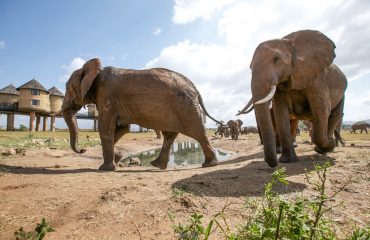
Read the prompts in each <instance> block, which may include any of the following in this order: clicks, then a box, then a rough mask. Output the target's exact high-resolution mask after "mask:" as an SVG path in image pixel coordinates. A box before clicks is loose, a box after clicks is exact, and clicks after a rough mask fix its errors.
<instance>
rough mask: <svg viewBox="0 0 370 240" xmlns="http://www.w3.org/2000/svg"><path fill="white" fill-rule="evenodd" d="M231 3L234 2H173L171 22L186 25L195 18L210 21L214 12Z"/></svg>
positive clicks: (179, 0) (188, 0)
mask: <svg viewBox="0 0 370 240" xmlns="http://www.w3.org/2000/svg"><path fill="white" fill-rule="evenodd" d="M233 2H235V0H201V1H199V0H175V6H174V15H173V18H172V21H173V22H174V23H175V24H186V23H191V22H193V21H195V20H196V19H197V18H203V19H205V20H210V19H211V17H212V16H213V15H214V14H215V13H216V12H218V11H220V10H221V9H222V8H223V7H225V6H227V5H229V4H231V3H233Z"/></svg>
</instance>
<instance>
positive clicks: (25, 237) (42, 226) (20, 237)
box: [14, 218, 55, 240]
mask: <svg viewBox="0 0 370 240" xmlns="http://www.w3.org/2000/svg"><path fill="white" fill-rule="evenodd" d="M49 224H50V223H48V222H46V220H45V218H43V219H42V220H41V223H38V224H37V226H36V228H35V230H33V231H31V232H25V231H24V230H23V227H21V228H20V229H19V230H17V231H15V232H14V235H15V239H16V240H42V239H44V237H45V235H46V233H48V232H54V231H55V230H54V229H53V228H52V227H50V225H49Z"/></svg>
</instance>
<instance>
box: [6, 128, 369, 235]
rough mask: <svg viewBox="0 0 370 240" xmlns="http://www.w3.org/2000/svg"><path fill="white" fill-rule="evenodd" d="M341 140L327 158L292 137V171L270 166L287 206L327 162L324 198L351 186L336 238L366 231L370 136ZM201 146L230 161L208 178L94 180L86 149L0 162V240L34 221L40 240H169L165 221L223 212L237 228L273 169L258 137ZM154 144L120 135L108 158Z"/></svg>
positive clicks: (341, 198)
mask: <svg viewBox="0 0 370 240" xmlns="http://www.w3.org/2000/svg"><path fill="white" fill-rule="evenodd" d="M357 135H358V136H359V135H360V134H357ZM343 137H344V139H350V140H347V145H346V147H338V148H336V149H335V151H334V152H333V153H330V154H328V155H327V156H322V155H318V154H316V153H315V152H314V151H313V146H312V145H310V144H308V143H306V142H305V141H306V140H307V134H302V136H300V137H298V147H297V149H296V151H297V154H298V156H299V159H300V161H299V162H297V163H290V164H279V167H285V168H286V173H287V181H288V182H289V185H288V186H287V187H282V188H279V189H277V191H278V192H279V193H281V194H283V195H284V196H286V197H287V198H289V197H294V196H297V195H307V196H308V195H310V193H312V189H311V187H310V186H308V184H307V183H306V181H305V171H306V170H307V171H312V170H313V163H324V162H326V161H329V162H331V163H332V164H333V166H332V167H330V170H329V174H328V176H329V178H330V182H329V184H328V188H329V191H334V190H335V189H336V188H338V187H340V186H341V185H342V184H344V183H345V182H346V181H347V179H349V178H350V177H351V178H352V182H351V183H350V184H349V185H348V186H347V187H346V188H345V189H344V191H342V192H341V193H339V194H338V195H337V197H336V200H335V202H334V204H339V206H338V207H337V208H336V209H337V210H336V212H335V213H334V214H333V215H332V219H333V220H334V221H335V222H337V223H338V226H340V230H338V231H342V232H345V233H346V232H348V231H351V230H352V228H353V226H354V225H358V226H365V225H367V226H369V225H370V134H369V136H368V137H364V135H363V136H362V139H361V140H356V139H354V137H353V136H350V134H349V133H345V134H344V136H343ZM364 138H365V140H364ZM183 139H187V138H186V137H184V136H179V138H177V141H181V140H183ZM210 139H211V143H212V145H213V146H214V147H217V148H221V149H224V150H227V151H231V152H233V153H234V154H233V155H232V156H231V158H230V160H228V161H225V162H222V163H221V164H220V165H219V166H216V167H212V168H201V167H200V165H194V166H189V167H177V168H170V169H167V170H164V171H161V170H157V169H155V168H153V167H144V166H130V167H127V166H125V167H119V168H118V170H117V171H115V172H99V171H97V169H98V167H99V165H100V164H101V163H102V157H101V156H102V152H101V148H100V147H90V148H88V149H87V152H86V153H85V154H82V155H78V154H75V153H73V152H72V150H69V149H68V150H51V149H49V148H47V147H41V148H37V149H36V148H35V149H27V151H26V154H25V155H13V156H9V157H2V158H1V159H0V239H14V231H15V230H18V229H19V228H20V227H21V226H23V227H24V229H25V230H32V229H34V227H35V226H36V224H37V223H39V222H40V220H41V219H42V218H45V219H47V220H49V221H50V222H51V226H52V227H53V228H54V229H55V230H56V231H55V232H52V233H48V234H47V235H46V238H45V239H175V238H176V236H175V235H174V233H173V229H172V228H171V226H172V225H173V223H172V222H171V219H170V217H169V216H170V215H171V216H174V221H175V222H176V223H178V222H186V221H187V220H188V219H189V217H190V215H191V214H192V213H193V212H198V213H201V214H203V215H204V216H205V220H206V221H207V219H210V218H211V217H212V216H213V215H215V214H216V213H218V212H220V211H221V209H222V208H223V207H224V205H225V204H226V202H228V203H232V204H231V205H230V206H229V207H228V208H227V209H226V211H225V213H226V215H227V219H228V221H229V224H230V225H231V226H232V225H235V224H240V223H242V219H243V217H245V212H246V209H245V206H243V203H244V202H245V201H246V200H247V199H249V198H259V197H261V195H262V193H263V186H264V184H265V183H267V182H268V181H269V180H270V179H271V174H272V172H273V171H274V169H272V168H270V167H268V165H267V164H266V163H265V162H264V161H263V152H262V146H261V145H259V144H258V137H257V135H254V134H251V135H242V136H241V137H240V139H239V140H238V141H233V140H230V139H224V138H223V139H222V138H220V137H214V136H210ZM161 143H162V141H161V140H157V139H155V134H154V133H153V132H152V133H147V134H144V135H141V137H140V138H137V137H135V134H128V135H127V136H124V137H123V139H122V140H120V141H119V142H118V144H117V149H118V150H119V151H120V152H121V153H123V154H124V155H126V156H127V155H129V154H132V153H135V152H140V151H142V150H145V149H151V148H154V147H158V146H161ZM351 144H354V146H351ZM0 148H1V147H0ZM177 189H181V190H177ZM179 191H180V194H178V192H179ZM340 203H341V204H340ZM213 238H214V239H219V238H220V236H219V235H217V234H215V235H213Z"/></svg>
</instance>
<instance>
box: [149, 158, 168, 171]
mask: <svg viewBox="0 0 370 240" xmlns="http://www.w3.org/2000/svg"><path fill="white" fill-rule="evenodd" d="M150 164H151V165H152V166H153V167H156V168H159V169H162V170H164V169H166V168H167V162H164V161H161V160H160V159H159V158H156V159H154V160H153V161H151V162H150Z"/></svg>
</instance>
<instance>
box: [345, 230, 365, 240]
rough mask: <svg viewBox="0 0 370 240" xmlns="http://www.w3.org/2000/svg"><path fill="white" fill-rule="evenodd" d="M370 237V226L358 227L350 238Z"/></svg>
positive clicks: (360, 239)
mask: <svg viewBox="0 0 370 240" xmlns="http://www.w3.org/2000/svg"><path fill="white" fill-rule="evenodd" d="M369 239H370V227H366V228H362V229H356V230H355V231H353V233H352V235H351V237H350V238H349V239H348V240H369Z"/></svg>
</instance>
